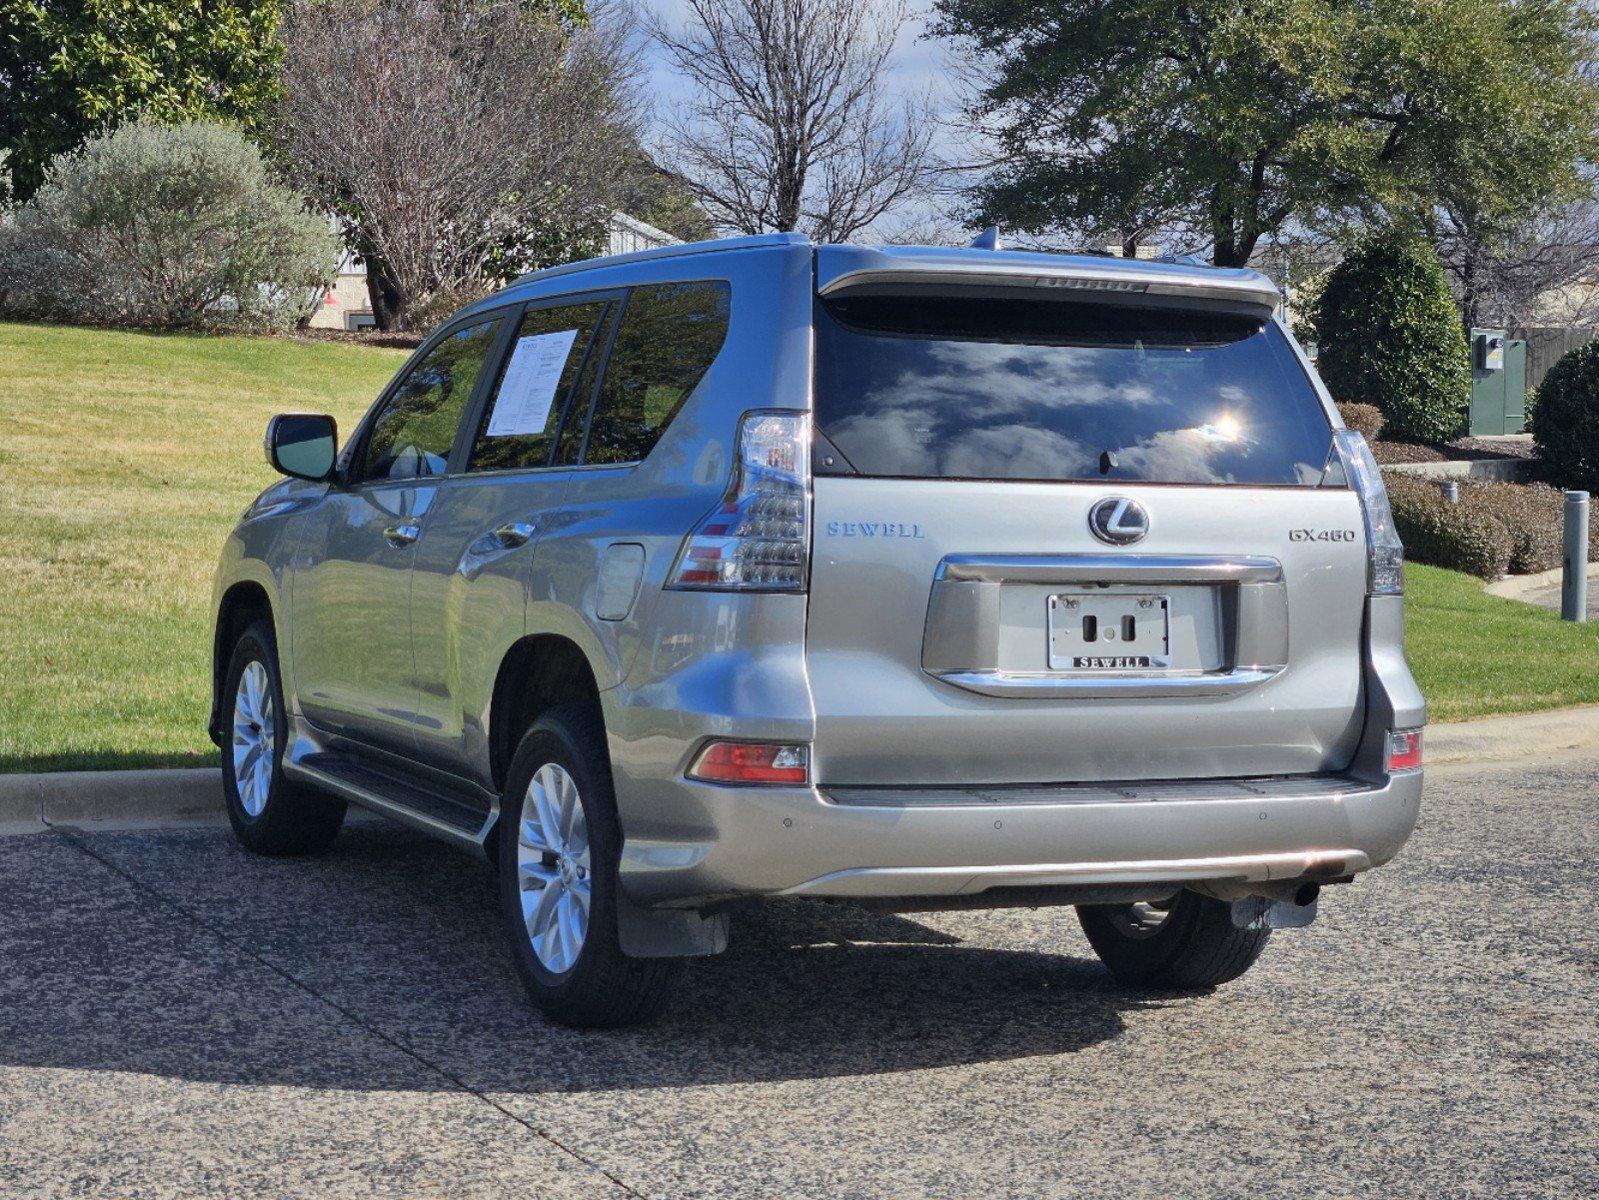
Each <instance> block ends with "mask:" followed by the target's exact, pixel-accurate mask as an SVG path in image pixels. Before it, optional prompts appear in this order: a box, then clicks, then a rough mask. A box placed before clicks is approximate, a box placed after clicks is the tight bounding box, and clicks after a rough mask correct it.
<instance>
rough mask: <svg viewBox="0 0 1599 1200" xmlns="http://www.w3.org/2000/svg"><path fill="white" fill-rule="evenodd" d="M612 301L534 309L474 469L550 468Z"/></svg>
mask: <svg viewBox="0 0 1599 1200" xmlns="http://www.w3.org/2000/svg"><path fill="white" fill-rule="evenodd" d="M605 309H606V302H605V301H603V300H596V301H592V302H590V303H587V304H562V305H557V306H555V307H553V308H535V309H529V310H528V311H527V312H526V313H524V314H523V316H522V323H521V325H520V326H519V327H518V328H517V331H516V340H515V341H514V342H512V343H511V349H510V352H509V353H508V354H506V356H505V365H504V366H503V367H502V368H501V369H500V378H499V382H498V383H497V385H496V387H495V391H494V399H493V400H491V401H490V402H489V405H488V407H487V408H486V409H485V411H484V413H483V417H482V421H481V424H480V425H479V427H478V430H477V437H476V440H475V441H474V442H473V444H472V458H471V462H470V465H469V466H468V470H472V471H495V470H505V469H510V468H519V469H525V468H527V467H546V466H549V464H550V456H551V452H552V451H553V450H554V449H555V436H556V432H557V431H558V430H559V429H560V426H561V418H562V416H563V415H564V413H565V410H566V406H567V404H568V403H569V402H570V400H571V397H572V390H573V385H574V384H575V383H576V382H577V378H578V375H579V374H580V373H581V372H582V370H583V364H584V362H585V361H586V360H587V358H588V356H589V354H591V353H592V349H591V347H592V345H593V342H594V340H595V331H596V330H598V329H599V327H600V320H601V318H602V317H604V315H605Z"/></svg>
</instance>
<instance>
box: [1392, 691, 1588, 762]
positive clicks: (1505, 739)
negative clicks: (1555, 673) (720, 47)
mask: <svg viewBox="0 0 1599 1200" xmlns="http://www.w3.org/2000/svg"><path fill="white" fill-rule="evenodd" d="M1572 750H1595V751H1599V704H1590V705H1586V706H1585V707H1582V708H1557V709H1549V710H1547V711H1545V712H1536V713H1521V714H1519V715H1517V716H1513V717H1484V718H1482V719H1481V720H1476V721H1456V722H1454V723H1452V724H1448V725H1429V726H1428V727H1427V732H1426V733H1425V734H1424V735H1423V737H1422V762H1423V763H1424V764H1425V765H1426V766H1428V767H1435V766H1444V765H1446V764H1448V763H1462V762H1503V761H1507V760H1509V759H1517V758H1537V757H1540V756H1543V755H1549V754H1560V753H1563V752H1567V751H1572Z"/></svg>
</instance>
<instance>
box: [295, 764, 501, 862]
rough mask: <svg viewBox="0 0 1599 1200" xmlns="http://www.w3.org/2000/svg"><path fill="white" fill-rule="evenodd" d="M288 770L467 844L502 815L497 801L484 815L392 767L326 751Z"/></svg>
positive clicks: (479, 839)
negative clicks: (394, 770) (379, 765)
mask: <svg viewBox="0 0 1599 1200" xmlns="http://www.w3.org/2000/svg"><path fill="white" fill-rule="evenodd" d="M283 773H284V774H285V775H287V776H288V777H289V778H290V779H294V780H297V781H299V782H302V783H308V784H311V785H312V786H313V787H319V788H323V789H325V790H327V791H329V792H332V793H333V794H334V795H336V796H341V797H343V798H344V799H345V800H348V801H349V802H350V803H351V804H358V805H360V806H361V807H362V808H365V809H370V810H371V811H373V812H375V813H379V814H381V815H382V816H385V817H390V818H392V819H393V820H396V821H398V822H400V823H401V824H402V825H409V826H410V827H411V828H413V829H418V830H421V831H422V832H423V833H427V834H431V835H433V836H434V837H437V838H441V839H443V840H444V841H447V842H451V843H453V844H455V845H457V846H462V847H465V848H467V849H473V850H478V849H481V848H482V846H483V842H484V840H485V839H486V838H487V837H488V835H489V830H491V829H493V828H494V822H495V819H496V818H497V817H498V816H499V812H498V806H497V805H492V806H491V807H490V809H489V811H488V813H487V814H484V813H482V812H481V811H478V810H475V809H474V808H473V807H472V806H470V805H468V804H463V803H461V802H460V801H458V800H455V799H452V798H451V797H449V796H447V795H443V794H441V793H439V792H438V791H435V790H433V789H431V788H427V787H422V786H419V785H418V784H417V783H416V782H414V781H413V780H409V779H404V778H401V777H399V776H398V775H397V774H395V773H393V772H391V771H386V770H380V769H377V768H374V767H370V766H368V765H366V764H365V763H360V762H356V761H353V760H352V759H350V758H349V757H347V756H345V755H343V754H336V753H333V752H330V751H325V750H324V751H318V752H315V753H312V754H308V755H306V756H304V757H303V758H300V759H299V760H297V761H296V760H289V759H285V760H284V763H283Z"/></svg>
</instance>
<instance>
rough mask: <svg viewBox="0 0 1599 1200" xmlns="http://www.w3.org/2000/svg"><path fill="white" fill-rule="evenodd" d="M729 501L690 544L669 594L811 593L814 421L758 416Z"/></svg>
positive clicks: (746, 432) (746, 423)
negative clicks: (679, 590) (690, 591)
mask: <svg viewBox="0 0 1599 1200" xmlns="http://www.w3.org/2000/svg"><path fill="white" fill-rule="evenodd" d="M738 445H739V453H738V461H737V462H736V463H735V464H734V467H733V478H732V480H731V482H730V483H729V485H728V489H727V494H726V495H725V496H724V497H723V498H722V502H721V503H720V504H718V505H717V506H716V509H715V510H714V511H713V512H712V513H711V514H710V516H708V517H706V518H705V519H704V520H703V521H701V522H700V524H699V527H698V528H697V529H695V530H694V532H693V533H691V534H689V536H688V537H687V538H686V539H685V540H684V542H683V548H682V550H680V551H679V552H678V555H677V562H676V563H675V564H673V566H672V573H671V575H670V576H668V577H667V581H666V586H667V587H669V588H695V589H700V588H703V589H707V590H711V591H747V592H803V591H804V590H805V576H806V566H807V563H808V562H809V560H810V548H811V502H810V501H811V423H810V416H809V414H807V413H796V412H782V413H778V412H752V413H746V414H744V420H743V422H742V424H741V425H740V427H739V439H738Z"/></svg>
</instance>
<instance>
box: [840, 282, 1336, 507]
mask: <svg viewBox="0 0 1599 1200" xmlns="http://www.w3.org/2000/svg"><path fill="white" fill-rule="evenodd" d="M815 403H816V422H817V427H818V428H819V429H820V430H821V432H822V433H823V434H825V435H826V436H827V438H828V439H829V440H830V441H831V442H832V443H833V446H834V447H835V448H836V449H837V450H838V451H839V453H840V454H842V455H843V457H844V458H845V459H846V460H848V466H849V467H850V468H853V469H854V470H855V471H856V472H858V473H860V474H864V475H878V476H885V475H886V476H907V477H911V478H919V479H1040V480H1093V481H1102V480H1125V481H1129V482H1142V483H1214V484H1227V483H1233V484H1255V485H1261V484H1275V485H1301V486H1314V485H1315V484H1318V483H1320V482H1321V479H1322V475H1323V472H1324V470H1325V468H1326V466H1327V456H1328V453H1329V451H1330V449H1331V446H1332V428H1331V426H1330V425H1329V423H1328V420H1327V416H1326V413H1325V412H1324V411H1323V410H1322V407H1321V403H1320V401H1319V400H1318V399H1317V397H1316V393H1315V392H1314V390H1313V389H1312V388H1311V385H1310V381H1309V380H1308V379H1307V378H1306V376H1305V373H1304V371H1303V369H1301V367H1300V365H1299V363H1298V362H1297V361H1296V359H1295V357H1294V355H1293V352H1292V350H1291V349H1290V347H1289V346H1288V343H1287V340H1286V339H1285V338H1284V337H1283V335H1282V332H1281V331H1280V330H1279V329H1278V328H1277V327H1276V326H1275V325H1273V324H1272V323H1271V322H1269V321H1262V320H1259V319H1257V318H1252V317H1245V316H1235V315H1231V314H1225V313H1215V312H1195V311H1192V310H1182V309H1171V308H1167V309H1162V308H1153V307H1136V306H1131V305H1123V304H1116V303H1107V302H1103V301H1093V302H1087V303H1084V302H1080V301H1069V300H1065V301H1063V300H1053V299H1051V300H1034V299H994V298H966V297H950V296H937V297H931V296H925V295H923V296H916V295H897V296H861V297H844V298H840V299H835V300H819V301H818V302H817V314H816V401H815Z"/></svg>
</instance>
